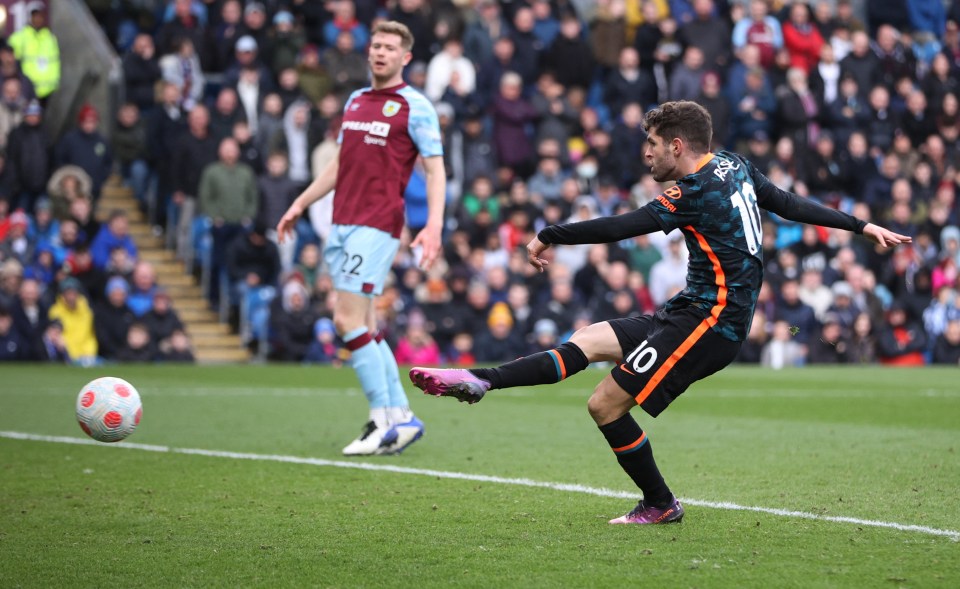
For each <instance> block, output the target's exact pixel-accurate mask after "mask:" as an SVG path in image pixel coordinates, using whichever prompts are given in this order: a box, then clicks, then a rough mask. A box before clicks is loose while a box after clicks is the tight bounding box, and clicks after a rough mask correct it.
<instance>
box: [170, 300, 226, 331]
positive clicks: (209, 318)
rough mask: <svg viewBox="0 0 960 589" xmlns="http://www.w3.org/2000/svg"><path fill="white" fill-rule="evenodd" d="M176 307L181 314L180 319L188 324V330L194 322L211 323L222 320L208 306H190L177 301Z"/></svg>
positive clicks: (178, 313)
mask: <svg viewBox="0 0 960 589" xmlns="http://www.w3.org/2000/svg"><path fill="white" fill-rule="evenodd" d="M174 308H175V309H176V310H177V315H179V316H180V320H181V321H183V322H184V323H185V324H186V326H187V329H188V330H189V329H190V327H191V326H192V325H193V324H194V323H209V322H217V321H219V320H220V317H219V316H218V315H217V314H216V313H214V312H213V311H211V310H210V309H208V308H206V306H204V307H190V306H182V305H179V304H176V303H175V304H174Z"/></svg>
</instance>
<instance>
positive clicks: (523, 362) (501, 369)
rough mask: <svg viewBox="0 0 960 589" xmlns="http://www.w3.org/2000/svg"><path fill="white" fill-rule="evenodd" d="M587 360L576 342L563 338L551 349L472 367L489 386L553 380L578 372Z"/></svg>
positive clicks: (477, 375)
mask: <svg viewBox="0 0 960 589" xmlns="http://www.w3.org/2000/svg"><path fill="white" fill-rule="evenodd" d="M589 364H590V363H589V362H588V361H587V356H586V355H585V354H584V353H583V350H581V349H580V348H579V347H578V346H577V344H575V343H573V342H564V343H562V344H560V345H559V346H557V347H556V348H554V349H552V350H547V351H546V352H539V353H536V354H531V355H529V356H524V357H523V358H518V359H516V360H514V361H513V362H507V363H506V364H501V365H500V366H497V367H496V368H471V369H470V372H472V373H473V375H474V376H476V377H477V378H482V379H483V380H485V381H487V382H489V383H490V388H491V389H508V388H510V387H526V386H532V385H538V384H553V383H555V382H560V381H561V380H563V379H565V378H567V377H568V376H573V375H574V374H576V373H578V372H580V371H581V370H583V369H584V368H586V367H587V366H588V365H589Z"/></svg>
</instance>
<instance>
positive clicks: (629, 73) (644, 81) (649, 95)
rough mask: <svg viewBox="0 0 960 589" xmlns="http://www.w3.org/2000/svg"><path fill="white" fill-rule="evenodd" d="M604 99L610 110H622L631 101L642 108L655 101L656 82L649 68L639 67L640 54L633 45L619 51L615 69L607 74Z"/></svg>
mask: <svg viewBox="0 0 960 589" xmlns="http://www.w3.org/2000/svg"><path fill="white" fill-rule="evenodd" d="M604 99H605V101H606V103H607V106H609V107H610V110H611V111H612V112H622V111H623V107H624V106H625V105H626V104H628V103H631V102H635V103H637V104H639V105H640V106H641V107H643V108H646V107H649V106H650V105H652V104H656V103H657V82H656V80H655V79H654V77H653V73H652V71H651V70H650V69H648V68H645V67H641V61H640V54H639V53H638V52H637V50H636V49H634V48H633V47H624V48H623V49H622V50H621V51H620V56H619V59H618V61H617V67H616V69H613V70H612V71H611V72H610V74H609V75H608V76H607V80H606V84H605V86H604Z"/></svg>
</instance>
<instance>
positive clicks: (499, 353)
mask: <svg viewBox="0 0 960 589" xmlns="http://www.w3.org/2000/svg"><path fill="white" fill-rule="evenodd" d="M513 325H514V321H513V314H512V313H511V312H510V307H509V306H508V305H507V304H506V303H504V302H500V303H496V304H494V305H493V307H491V309H490V314H489V315H487V329H486V331H484V332H482V333H480V334H479V335H477V338H476V341H475V342H474V345H473V352H474V354H475V355H476V358H477V362H507V361H510V360H513V359H515V358H517V357H519V356H522V355H523V352H524V351H525V350H524V343H523V339H521V337H520V336H519V335H518V334H517V333H515V332H514V329H513Z"/></svg>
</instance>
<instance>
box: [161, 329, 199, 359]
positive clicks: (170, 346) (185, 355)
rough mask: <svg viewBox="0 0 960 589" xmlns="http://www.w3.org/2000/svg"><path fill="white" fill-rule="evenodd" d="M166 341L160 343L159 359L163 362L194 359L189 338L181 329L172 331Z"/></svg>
mask: <svg viewBox="0 0 960 589" xmlns="http://www.w3.org/2000/svg"><path fill="white" fill-rule="evenodd" d="M166 341H167V343H166V344H164V342H161V343H160V358H159V359H160V360H162V361H164V362H188V363H191V364H192V363H193V362H194V361H195V359H194V356H193V350H191V349H190V338H189V337H188V336H187V334H186V332H185V331H183V330H182V329H178V330H176V331H174V332H173V334H172V335H171V336H170V338H169V339H168V340H166Z"/></svg>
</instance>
